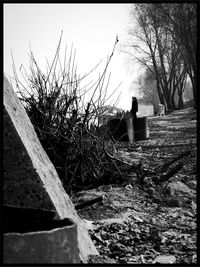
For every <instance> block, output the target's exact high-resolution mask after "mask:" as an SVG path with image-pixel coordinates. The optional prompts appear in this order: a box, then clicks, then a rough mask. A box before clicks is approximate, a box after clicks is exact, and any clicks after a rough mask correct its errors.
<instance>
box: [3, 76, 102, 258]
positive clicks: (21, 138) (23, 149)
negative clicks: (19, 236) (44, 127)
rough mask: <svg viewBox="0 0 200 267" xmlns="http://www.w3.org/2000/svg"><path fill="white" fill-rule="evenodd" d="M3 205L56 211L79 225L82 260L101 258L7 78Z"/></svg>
mask: <svg viewBox="0 0 200 267" xmlns="http://www.w3.org/2000/svg"><path fill="white" fill-rule="evenodd" d="M3 138H4V139H3V142H4V145H3V146H4V147H3V153H4V183H3V198H4V200H3V201H4V205H13V206H24V207H30V208H42V209H51V210H55V211H56V212H57V214H58V216H59V217H60V218H61V219H63V218H65V217H68V218H71V219H73V220H74V222H76V223H77V225H78V241H79V250H80V258H81V260H82V261H83V262H84V263H86V262H87V258H88V256H89V254H93V255H98V252H97V250H96V247H95V246H94V244H93V242H92V240H91V238H90V236H89V234H88V232H87V230H86V229H85V227H84V222H83V221H82V220H81V219H80V217H79V216H78V214H77V212H76V210H75V208H74V205H73V203H72V201H71V200H70V198H69V196H68V195H67V194H66V192H65V190H64V188H63V186H62V183H61V181H60V179H59V177H58V174H57V172H56V170H55V168H54V166H53V164H52V163H51V161H50V159H49V157H48V156H47V154H46V152H45V151H44V149H43V148H42V145H41V143H40V141H39V139H38V137H37V134H36V132H35V130H34V128H33V125H32V123H31V121H30V119H29V117H28V115H27V113H26V111H25V108H24V107H23V105H22V103H21V102H20V100H19V98H18V97H17V95H16V93H15V92H14V90H13V88H12V86H11V85H10V83H9V81H8V79H7V78H6V77H4V130H3Z"/></svg>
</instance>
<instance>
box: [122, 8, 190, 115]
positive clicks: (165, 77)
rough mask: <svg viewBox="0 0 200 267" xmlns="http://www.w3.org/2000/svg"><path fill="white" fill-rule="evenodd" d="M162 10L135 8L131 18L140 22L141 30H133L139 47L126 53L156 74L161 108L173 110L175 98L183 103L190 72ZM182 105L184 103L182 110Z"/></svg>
mask: <svg viewBox="0 0 200 267" xmlns="http://www.w3.org/2000/svg"><path fill="white" fill-rule="evenodd" d="M160 10H161V6H160V4H135V5H134V6H133V10H132V12H131V16H132V17H133V18H134V19H135V20H136V22H137V27H135V29H131V30H130V35H131V36H132V37H134V42H135V43H136V42H137V44H133V43H131V44H130V45H127V46H126V47H125V52H126V53H128V54H129V55H131V56H132V57H133V58H134V59H137V60H138V61H139V62H140V63H141V64H142V65H143V66H145V68H147V69H149V71H151V72H152V74H153V75H154V77H155V80H156V86H157V92H158V96H159V99H160V102H161V104H164V105H165V106H166V108H167V109H168V110H173V109H176V108H177V107H176V104H175V101H174V98H175V95H176V94H177V93H178V95H179V97H180V99H182V93H183V90H184V88H183V87H184V81H185V80H186V76H187V72H186V68H185V65H184V64H183V63H184V62H183V57H182V56H181V54H180V49H179V47H178V45H177V43H176V42H175V40H174V38H173V35H172V33H171V31H169V27H168V26H167V27H166V20H163V16H162V14H163V13H162V12H161V11H160ZM136 52H137V54H136ZM152 66H153V68H152ZM181 103H182V101H181V100H180V106H181Z"/></svg>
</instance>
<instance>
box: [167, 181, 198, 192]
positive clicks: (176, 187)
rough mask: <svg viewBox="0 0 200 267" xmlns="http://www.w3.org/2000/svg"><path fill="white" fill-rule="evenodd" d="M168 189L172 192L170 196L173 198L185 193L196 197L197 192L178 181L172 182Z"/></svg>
mask: <svg viewBox="0 0 200 267" xmlns="http://www.w3.org/2000/svg"><path fill="white" fill-rule="evenodd" d="M167 188H169V190H170V194H171V195H172V196H173V195H174V194H177V193H184V194H188V195H190V196H195V190H193V189H191V188H189V187H188V186H187V185H186V184H184V183H182V182H180V181H176V182H171V183H169V184H168V185H167Z"/></svg>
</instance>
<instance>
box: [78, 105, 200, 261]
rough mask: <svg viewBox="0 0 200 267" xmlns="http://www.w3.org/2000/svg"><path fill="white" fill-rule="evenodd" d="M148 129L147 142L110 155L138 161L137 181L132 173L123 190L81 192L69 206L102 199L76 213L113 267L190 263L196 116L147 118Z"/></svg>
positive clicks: (193, 247)
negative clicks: (115, 266)
mask: <svg viewBox="0 0 200 267" xmlns="http://www.w3.org/2000/svg"><path fill="white" fill-rule="evenodd" d="M148 124H149V133H150V135H149V139H148V140H144V141H139V142H136V143H135V144H134V145H128V144H127V143H126V144H125V143H121V144H119V146H118V150H117V152H116V155H115V156H116V157H118V158H119V159H121V160H123V161H126V162H128V163H129V164H132V163H133V162H136V161H137V162H138V161H140V162H141V164H142V168H141V172H142V174H143V178H144V179H143V180H142V182H141V181H139V180H138V176H137V175H136V173H135V172H131V173H129V174H127V176H128V177H124V180H126V181H128V182H126V183H124V184H123V185H121V186H119V185H116V184H112V185H107V186H101V187H99V188H97V189H94V190H89V191H86V192H80V193H79V194H77V196H75V198H74V201H75V202H80V201H83V200H88V199H92V198H94V197H96V196H100V195H103V202H101V203H97V204H94V205H93V206H90V207H86V208H84V209H82V210H81V211H80V212H79V215H80V216H81V217H82V218H83V219H85V222H86V225H87V227H88V229H90V230H89V231H90V234H91V237H92V239H93V240H94V242H95V244H96V246H97V249H98V250H99V252H100V254H101V255H107V256H109V257H110V258H111V259H113V260H114V261H115V262H117V263H156V262H160V263H161V262H162V263H195V262H196V178H197V174H196V172H197V161H196V159H197V155H196V154H197V147H196V112H195V111H194V110H193V109H192V108H188V109H184V110H181V111H176V112H173V113H172V114H170V115H167V116H164V117H151V118H148ZM141 177H142V176H141ZM127 178H128V179H127Z"/></svg>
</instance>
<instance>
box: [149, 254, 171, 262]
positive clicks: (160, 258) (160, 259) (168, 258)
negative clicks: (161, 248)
mask: <svg viewBox="0 0 200 267" xmlns="http://www.w3.org/2000/svg"><path fill="white" fill-rule="evenodd" d="M175 262H176V257H175V256H173V255H160V256H157V257H156V258H155V259H154V261H153V262H152V263H161V264H173V263H175Z"/></svg>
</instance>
